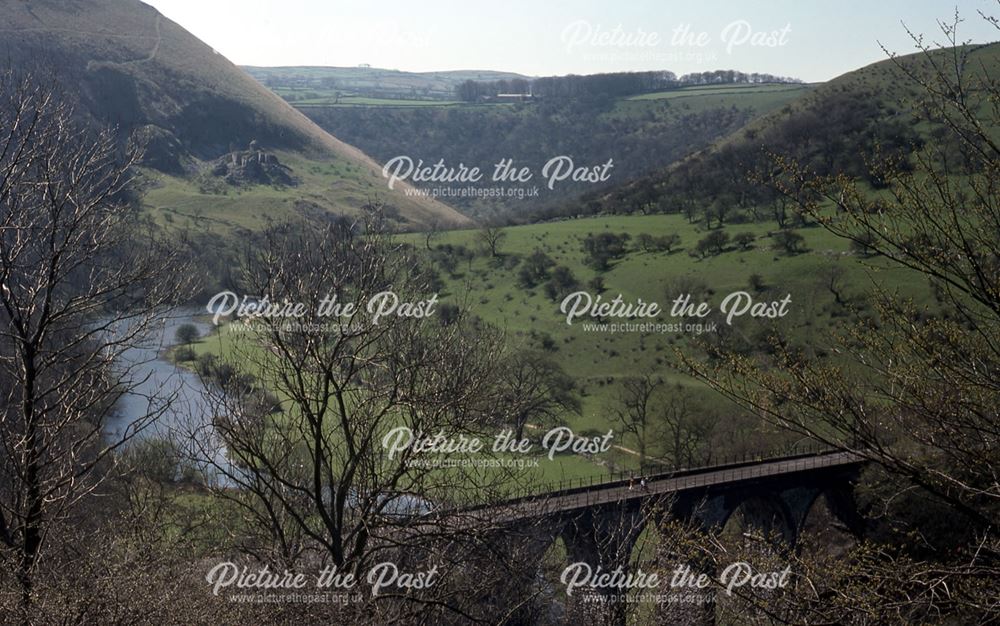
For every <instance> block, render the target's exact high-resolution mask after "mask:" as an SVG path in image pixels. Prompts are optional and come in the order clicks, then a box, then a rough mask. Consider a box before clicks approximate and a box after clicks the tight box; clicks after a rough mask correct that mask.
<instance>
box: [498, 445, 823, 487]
mask: <svg viewBox="0 0 1000 626" xmlns="http://www.w3.org/2000/svg"><path fill="white" fill-rule="evenodd" d="M835 452H839V450H837V449H836V448H831V447H829V446H822V445H808V446H801V445H799V446H793V447H785V448H778V449H775V450H772V451H769V452H766V453H742V454H737V455H730V456H726V457H723V458H722V459H720V460H719V461H718V462H715V463H710V464H706V465H701V466H695V467H674V468H672V469H669V470H666V471H659V472H656V473H642V472H640V471H639V470H636V469H633V468H629V469H622V470H618V471H614V472H610V473H607V474H593V475H590V476H580V477H576V478H567V479H560V480H558V481H549V482H545V483H535V484H530V485H526V486H524V487H523V488H521V489H518V490H516V491H514V492H512V493H510V494H509V498H510V499H512V500H517V499H522V498H531V497H535V496H541V495H556V494H559V495H569V494H572V493H574V492H582V491H588V492H589V491H592V490H593V489H594V488H611V487H616V486H626V485H627V484H628V483H629V481H635V482H636V483H638V481H640V480H641V479H642V478H643V477H645V478H646V480H647V481H648V482H652V481H656V480H662V479H665V478H678V477H682V476H685V475H689V474H692V475H697V476H698V478H697V479H696V480H701V481H702V482H700V483H696V484H697V485H699V486H703V485H706V484H708V483H707V480H708V478H707V476H706V475H705V473H707V472H710V471H713V470H728V471H731V472H734V473H733V474H731V476H732V479H733V480H736V479H737V478H738V477H739V478H752V477H756V476H761V475H763V474H762V473H761V472H762V471H763V470H762V469H761V467H760V465H759V464H760V463H762V462H765V461H774V460H780V459H788V460H792V459H796V458H799V460H798V467H799V468H800V469H801V468H805V467H806V466H807V465H806V464H807V463H809V460H810V459H814V461H813V465H815V459H816V457H821V456H824V455H830V454H833V453H835ZM745 470H750V472H751V473H750V474H747V473H746V471H745ZM737 471H740V473H739V474H738V475H737V474H736V473H735V472H737ZM753 472H756V473H753Z"/></svg>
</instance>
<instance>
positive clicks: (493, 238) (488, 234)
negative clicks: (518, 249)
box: [476, 224, 507, 257]
mask: <svg viewBox="0 0 1000 626" xmlns="http://www.w3.org/2000/svg"><path fill="white" fill-rule="evenodd" d="M476 237H477V238H478V239H479V242H480V243H481V244H483V247H484V248H486V249H487V250H488V251H489V253H490V256H492V257H497V256H500V244H501V243H503V240H504V239H505V238H506V237H507V232H506V231H505V230H504V229H503V228H502V227H500V226H497V225H490V224H487V225H485V226H483V227H482V228H481V229H479V233H478V234H477V235H476Z"/></svg>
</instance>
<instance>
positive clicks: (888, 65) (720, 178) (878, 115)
mask: <svg viewBox="0 0 1000 626" xmlns="http://www.w3.org/2000/svg"><path fill="white" fill-rule="evenodd" d="M955 51H956V50H954V49H946V50H939V51H935V52H934V53H933V54H934V58H935V60H936V62H939V63H942V64H944V65H943V66H944V67H948V66H949V64H953V62H954V53H955ZM965 51H967V52H968V53H969V54H968V63H967V65H966V68H965V77H964V78H965V80H967V81H975V80H979V79H986V80H990V77H991V76H996V75H997V73H1000V44H995V43H994V44H986V45H976V46H970V47H969V48H967V49H965ZM897 63H898V64H900V65H897ZM901 67H902V68H906V70H907V71H908V72H912V73H915V75H917V76H926V75H927V74H928V72H929V71H930V70H929V67H928V59H927V58H926V57H924V56H923V55H921V54H915V55H908V56H903V57H899V58H898V59H896V60H895V61H893V60H886V61H881V62H879V63H875V64H872V65H869V66H866V67H863V68H861V69H858V70H855V71H853V72H849V73H847V74H844V75H843V76H840V77H838V78H836V79H834V80H832V81H830V82H828V83H825V84H823V85H821V86H819V87H817V88H816V89H815V90H814V91H812V92H810V93H808V94H806V95H804V96H802V97H800V98H798V99H796V100H794V101H793V102H790V103H788V104H786V105H785V106H782V107H781V108H780V109H778V110H775V111H773V112H771V113H770V114H768V115H765V116H763V117H761V118H759V119H757V120H755V121H753V122H751V123H749V124H747V125H746V126H745V127H743V128H741V129H740V130H739V131H737V132H735V133H733V134H731V135H729V136H727V137H724V138H722V139H720V140H718V141H716V142H715V143H713V144H712V145H710V146H708V147H707V148H705V149H704V150H701V151H699V152H697V153H695V154H693V155H691V156H689V157H688V158H686V159H684V160H683V161H681V162H679V163H676V164H673V165H671V166H669V167H667V168H665V169H661V170H658V171H656V172H651V173H649V174H647V175H646V176H643V177H641V178H639V179H636V180H634V181H630V182H628V183H627V184H624V185H620V186H617V187H615V188H613V189H608V190H602V191H600V192H596V193H592V194H589V195H587V196H585V197H584V198H583V200H584V203H585V205H586V206H587V207H589V209H590V210H591V211H594V212H599V211H606V212H615V213H622V212H633V211H643V212H649V211H655V212H679V211H684V212H690V213H691V215H692V216H694V215H695V214H696V213H698V212H701V211H703V210H709V211H712V212H713V214H717V215H721V214H722V212H726V211H730V212H733V213H734V217H736V215H735V214H737V213H741V212H743V211H744V210H745V209H748V208H749V207H752V206H754V205H766V204H767V203H768V202H769V201H771V199H772V198H770V197H769V196H768V195H767V194H768V190H767V189H766V188H765V187H764V186H761V185H758V184H754V183H752V182H750V181H748V174H749V173H751V172H754V171H756V172H762V171H765V170H767V168H768V167H769V166H768V163H769V162H770V157H769V156H768V155H769V154H779V155H782V156H787V157H791V158H793V159H795V160H796V161H797V162H798V163H800V164H802V165H804V166H805V167H807V168H808V169H809V170H810V171H812V172H814V173H816V174H820V175H824V174H830V173H835V172H845V173H848V174H850V175H853V176H856V177H858V178H860V179H862V180H865V181H866V182H867V183H868V184H870V185H871V186H872V187H875V188H878V187H879V186H880V185H881V181H879V180H878V179H877V176H873V175H872V173H871V172H870V171H869V169H870V168H869V167H868V162H870V161H871V159H872V158H874V157H876V156H879V155H880V156H882V157H885V156H887V155H896V156H903V157H905V156H907V155H908V154H910V153H911V152H912V151H913V150H916V149H919V148H920V147H921V146H923V145H925V144H927V143H933V144H934V145H935V147H936V148H937V149H938V150H941V151H942V152H943V154H945V155H950V154H954V153H955V152H956V148H957V146H955V145H953V144H954V139H953V138H952V134H951V133H948V132H944V130H943V128H942V127H941V126H940V125H938V124H934V123H931V122H929V121H927V119H928V118H927V116H926V115H924V114H920V112H921V107H922V100H923V98H924V95H925V94H924V93H923V91H922V88H921V87H920V86H919V85H918V84H916V83H915V82H914V81H913V80H912V79H911V78H909V77H908V76H907V75H906V72H904V71H903V69H901ZM981 104H982V106H989V103H986V102H983V103H981ZM560 211H562V212H564V213H566V214H570V213H573V212H575V211H578V207H576V206H569V205H564V206H563V207H561V208H560ZM741 217H744V218H745V217H747V216H746V215H743V216H741Z"/></svg>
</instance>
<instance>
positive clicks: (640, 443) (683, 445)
mask: <svg viewBox="0 0 1000 626" xmlns="http://www.w3.org/2000/svg"><path fill="white" fill-rule="evenodd" d="M610 413H611V414H612V415H613V416H614V417H615V419H616V420H617V422H618V423H619V424H621V426H622V430H623V431H624V432H626V433H630V434H632V436H633V437H635V440H636V445H637V447H638V449H639V450H638V451H639V465H640V467H645V465H646V461H647V459H648V451H649V445H650V442H651V441H654V440H655V441H661V442H662V443H663V446H664V452H665V456H666V457H667V458H669V459H670V460H671V461H672V462H673V463H674V464H675V465H676V466H691V465H694V464H695V463H696V462H698V461H700V460H701V459H700V456H699V451H700V450H701V449H702V448H703V447H704V446H705V444H706V442H707V440H708V437H709V435H710V432H711V429H712V415H711V413H709V412H707V411H706V410H704V409H702V408H700V407H698V406H697V405H696V404H695V402H694V399H693V398H692V395H691V392H690V390H688V389H687V388H686V387H684V386H683V385H680V384H677V385H667V384H666V382H664V381H663V379H662V378H658V377H654V376H653V375H651V374H644V375H642V376H634V377H629V378H626V379H624V380H623V381H622V384H621V390H620V391H619V395H618V397H617V399H616V400H615V402H614V403H612V405H611V407H610Z"/></svg>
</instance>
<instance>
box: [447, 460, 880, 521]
mask: <svg viewBox="0 0 1000 626" xmlns="http://www.w3.org/2000/svg"><path fill="white" fill-rule="evenodd" d="M863 462H864V459H863V458H862V457H860V456H858V455H856V454H854V453H851V452H829V453H823V454H815V455H808V456H798V457H792V458H778V459H770V460H764V461H760V462H756V463H746V464H740V465H735V466H720V467H714V468H705V469H699V470H686V471H680V472H671V473H669V474H660V475H656V476H652V477H650V478H649V479H648V482H647V484H646V487H645V488H641V487H640V486H639V482H638V481H636V483H635V485H634V486H633V488H632V489H629V487H628V484H627V483H625V484H623V483H622V482H621V481H619V482H618V483H614V484H610V485H594V486H592V487H584V488H580V489H574V490H567V491H565V492H553V493H549V494H542V495H538V496H530V497H527V498H520V499H518V500H514V501H510V502H507V503H499V504H496V505H492V506H486V507H481V508H480V509H479V510H480V511H481V512H487V513H488V514H489V515H490V516H491V517H493V518H494V519H496V517H498V516H499V517H501V518H504V519H521V518H525V517H535V516H538V515H543V514H548V513H554V512H562V511H572V510H575V509H582V508H586V507H592V506H600V505H604V504H611V503H617V502H626V501H629V500H634V499H642V498H648V497H650V496H655V495H667V494H672V493H680V492H683V491H688V490H692V489H702V488H705V487H711V486H721V485H727V484H733V483H741V482H749V481H754V480H757V479H762V478H773V477H778V476H783V475H791V474H797V473H800V472H808V471H811V470H817V469H823V468H830V467H839V466H850V465H857V464H860V463H863ZM467 511H469V512H471V510H468V509H467Z"/></svg>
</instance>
